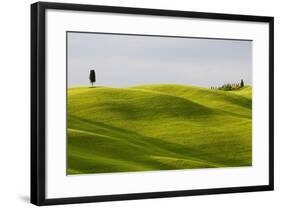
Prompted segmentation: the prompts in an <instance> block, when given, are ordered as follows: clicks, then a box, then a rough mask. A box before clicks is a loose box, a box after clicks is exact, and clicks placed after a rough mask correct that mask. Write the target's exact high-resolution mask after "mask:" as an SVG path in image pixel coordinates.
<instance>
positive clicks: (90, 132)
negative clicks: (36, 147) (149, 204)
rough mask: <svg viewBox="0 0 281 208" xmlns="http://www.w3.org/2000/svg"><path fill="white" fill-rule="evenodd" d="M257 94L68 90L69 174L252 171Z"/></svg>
mask: <svg viewBox="0 0 281 208" xmlns="http://www.w3.org/2000/svg"><path fill="white" fill-rule="evenodd" d="M251 93H252V89H251V87H244V88H243V89H240V90H237V91H219V90H210V89H206V88H200V87H194V86H185V85H143V86H136V87H129V88H110V87H94V88H88V87H81V88H69V89H68V131H67V132H68V141H67V150H68V151H67V159H68V169H67V173H68V174H79V173H107V172H124V171H126V172H129V171H145V170H172V169H189V168H215V167H236V166H249V165H251V164H252V133H251V132H252V131H251V129H252V99H251Z"/></svg>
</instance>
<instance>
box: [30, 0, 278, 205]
mask: <svg viewBox="0 0 281 208" xmlns="http://www.w3.org/2000/svg"><path fill="white" fill-rule="evenodd" d="M266 190H273V17H265V16H248V15H235V14H216V13H201V12H187V11H174V10H158V9H145V8H129V7H110V6H94V5H81V4H62V3H46V2H39V3H35V4H32V5H31V202H32V203H33V204H36V205H51V204H65V203H82V202H101V201H114V200H130V199H145V198H160V197H176V196H192V195H203V194H219V193H235V192H250V191H266Z"/></svg>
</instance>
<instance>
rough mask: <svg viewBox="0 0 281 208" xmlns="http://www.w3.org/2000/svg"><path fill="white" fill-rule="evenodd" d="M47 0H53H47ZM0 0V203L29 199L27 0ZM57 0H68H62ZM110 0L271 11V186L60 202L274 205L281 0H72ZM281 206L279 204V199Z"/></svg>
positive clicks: (101, 207) (279, 183)
mask: <svg viewBox="0 0 281 208" xmlns="http://www.w3.org/2000/svg"><path fill="white" fill-rule="evenodd" d="M49 1H51V0H49ZM33 2H34V1H27V0H26V1H22V0H14V1H3V2H2V3H1V7H0V9H1V10H0V17H1V18H0V23H1V24H0V29H1V32H0V55H1V56H0V57H1V59H0V60H1V61H0V142H1V143H0V166H1V169H0V207H32V206H33V205H31V204H29V181H30V180H29V173H30V171H29V169H30V164H29V160H30V156H29V153H30V148H29V146H30V142H29V140H30V125H29V124H30V116H29V114H30V57H29V56H30V4H31V3H33ZM60 2H70V1H66V0H60ZM71 2H73V3H86V4H87V3H88V4H100V5H114V6H131V7H148V8H160V9H175V10H188V11H202V12H219V13H236V14H249V15H268V16H274V17H275V129H276V130H275V161H276V162H275V191H274V192H256V193H239V194H223V195H212V196H195V197H180V198H167V199H149V200H135V201H123V202H106V203H98V204H83V205H67V206H60V207H97V208H109V207H110V208H118V207H122V208H127V207H135V208H138V207H187V206H188V207H206V206H208V207H216V208H219V207H229V208H231V207H233V208H234V207H235V208H236V207H255V208H258V207H277V206H278V205H277V204H280V203H281V198H280V194H281V166H280V165H279V164H280V162H279V160H280V159H281V151H280V150H279V147H280V146H281V141H280V137H281V128H278V127H279V125H281V107H280V106H281V93H280V92H279V89H280V90H281V72H280V70H279V68H280V67H281V62H280V59H278V57H279V56H280V54H281V48H280V41H281V38H280V37H281V23H280V21H281V13H280V8H281V3H280V1H278V0H267V1H265V0H264V1H250V0H229V1H225V0H212V1H208V0H205V1H204V0H173V1H170V0H142V1H136V0H135V1H130V0H119V1H116V0H100V1H98V0H92V1H90V0H88V1H86V0H83V1H81V0H80V1H79V0H74V1H71ZM279 206H280V205H279Z"/></svg>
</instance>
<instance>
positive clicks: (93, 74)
mask: <svg viewBox="0 0 281 208" xmlns="http://www.w3.org/2000/svg"><path fill="white" fill-rule="evenodd" d="M89 79H90V82H91V83H92V86H93V84H94V82H96V73H95V70H90V76H89Z"/></svg>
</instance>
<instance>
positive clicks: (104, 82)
mask: <svg viewBox="0 0 281 208" xmlns="http://www.w3.org/2000/svg"><path fill="white" fill-rule="evenodd" d="M67 56H68V57H67V70H68V87H75V86H89V85H90V81H89V72H90V70H91V69H94V70H95V72H96V83H94V85H96V86H111V87H128V86H136V85H143V84H181V85H195V86H201V87H211V86H221V85H222V84H225V83H238V82H240V80H241V79H243V80H244V82H245V84H246V85H252V41H250V40H218V39H202V38H188V37H184V38H177V37H159V36H156V37H155V36H136V35H118V34H114V35H113V34H97V33H77V32H68V33H67Z"/></svg>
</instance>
